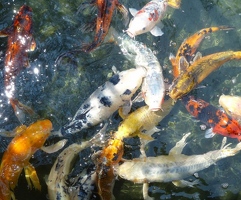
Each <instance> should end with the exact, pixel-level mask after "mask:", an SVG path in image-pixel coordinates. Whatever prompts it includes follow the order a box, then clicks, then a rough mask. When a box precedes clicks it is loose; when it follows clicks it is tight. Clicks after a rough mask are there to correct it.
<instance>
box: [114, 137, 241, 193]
mask: <svg viewBox="0 0 241 200" xmlns="http://www.w3.org/2000/svg"><path fill="white" fill-rule="evenodd" d="M189 135H190V133H188V134H185V135H184V136H183V138H182V139H181V140H180V141H179V142H177V143H176V145H175V146H174V147H173V148H172V149H171V150H170V152H169V155H161V156H157V157H144V158H136V159H133V160H124V163H123V164H121V165H120V166H119V167H117V168H116V172H117V174H118V175H119V176H120V177H121V178H123V179H126V180H129V181H133V182H135V183H147V182H170V181H172V182H173V183H174V184H175V185H176V186H189V187H193V185H195V184H198V180H195V181H193V182H189V181H185V180H182V179H184V178H187V177H188V176H191V175H193V174H194V173H195V172H198V171H200V170H203V169H206V168H207V167H209V166H211V165H213V164H215V163H216V162H217V161H219V160H221V159H223V158H226V157H229V156H234V155H235V154H237V153H238V152H239V151H240V150H241V143H238V144H237V145H236V147H234V148H228V146H229V145H230V144H227V145H225V144H226V139H227V138H226V137H225V138H224V139H223V142H222V146H221V149H220V150H214V151H209V152H207V153H205V154H202V155H192V156H187V155H184V154H181V152H182V150H183V148H184V147H185V145H186V138H187V137H188V136H189ZM143 192H144V193H145V192H146V191H143Z"/></svg>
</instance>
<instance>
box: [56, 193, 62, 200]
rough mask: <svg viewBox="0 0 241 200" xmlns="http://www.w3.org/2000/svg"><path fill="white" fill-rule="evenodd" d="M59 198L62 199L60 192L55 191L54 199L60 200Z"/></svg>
mask: <svg viewBox="0 0 241 200" xmlns="http://www.w3.org/2000/svg"><path fill="white" fill-rule="evenodd" d="M61 199H62V196H61V193H60V192H57V197H56V200H61Z"/></svg>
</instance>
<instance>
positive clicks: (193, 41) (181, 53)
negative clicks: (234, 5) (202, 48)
mask: <svg viewBox="0 0 241 200" xmlns="http://www.w3.org/2000/svg"><path fill="white" fill-rule="evenodd" d="M231 29H233V28H232V27H228V26H218V27H209V28H204V29H201V30H199V31H198V32H196V33H195V34H193V35H192V36H190V37H188V38H186V39H185V40H184V41H183V43H182V44H181V46H180V47H179V49H178V51H177V54H176V57H174V56H173V55H172V54H171V55H170V57H169V59H170V61H171V63H172V67H173V75H174V77H177V76H178V75H179V74H180V73H181V72H182V71H184V70H185V68H184V69H183V67H185V66H182V65H181V63H182V59H183V58H184V59H186V61H187V62H190V61H191V59H192V58H193V54H195V53H196V50H197V48H198V47H199V45H200V44H201V42H202V41H203V39H204V37H206V36H207V35H208V34H209V33H213V32H216V31H219V30H225V31H227V30H231Z"/></svg>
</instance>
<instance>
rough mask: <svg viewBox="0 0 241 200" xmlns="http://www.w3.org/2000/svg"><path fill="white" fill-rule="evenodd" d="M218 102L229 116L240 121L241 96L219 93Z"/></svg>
mask: <svg viewBox="0 0 241 200" xmlns="http://www.w3.org/2000/svg"><path fill="white" fill-rule="evenodd" d="M219 104H220V105H221V106H222V107H223V109H224V110H225V112H226V113H228V114H229V115H230V116H231V117H233V118H234V119H236V120H238V121H240V122H241V97H240V96H231V95H224V94H223V95H221V96H220V97H219Z"/></svg>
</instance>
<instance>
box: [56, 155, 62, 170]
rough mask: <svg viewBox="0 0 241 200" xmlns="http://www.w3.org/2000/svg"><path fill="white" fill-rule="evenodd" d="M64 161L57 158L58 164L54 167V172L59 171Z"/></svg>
mask: <svg viewBox="0 0 241 200" xmlns="http://www.w3.org/2000/svg"><path fill="white" fill-rule="evenodd" d="M63 162H64V160H63V159H62V158H58V162H57V164H56V166H55V171H59V169H60V168H61V167H62V166H63Z"/></svg>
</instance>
